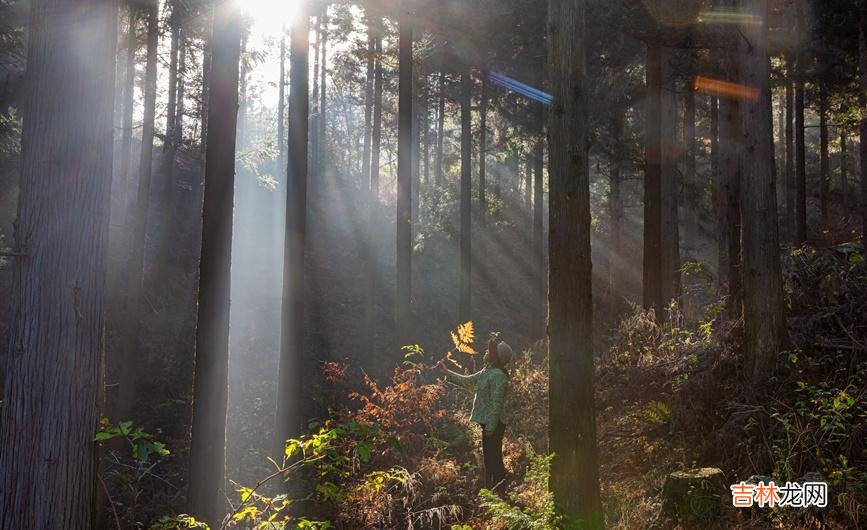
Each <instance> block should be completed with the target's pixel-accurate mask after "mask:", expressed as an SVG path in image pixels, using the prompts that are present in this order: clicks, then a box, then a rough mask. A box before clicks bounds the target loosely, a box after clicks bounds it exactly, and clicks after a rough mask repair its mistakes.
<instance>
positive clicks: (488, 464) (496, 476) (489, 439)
mask: <svg viewBox="0 0 867 530" xmlns="http://www.w3.org/2000/svg"><path fill="white" fill-rule="evenodd" d="M505 432H506V426H505V425H503V423H502V422H500V423H498V424H497V428H496V429H494V432H492V433H490V434H488V433H487V432H486V431H485V426H484V425H482V456H483V458H484V462H485V471H484V473H485V474H484V477H483V478H484V483H485V487H486V488H488V489H491V490H500V489H502V486H503V484H500V483H501V482H502V481H503V480H504V479H505V478H506V466H505V465H504V464H503V433H505Z"/></svg>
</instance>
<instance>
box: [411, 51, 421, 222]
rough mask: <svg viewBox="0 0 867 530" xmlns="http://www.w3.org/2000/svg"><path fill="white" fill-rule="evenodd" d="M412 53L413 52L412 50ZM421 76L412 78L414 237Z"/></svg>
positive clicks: (419, 135)
mask: <svg viewBox="0 0 867 530" xmlns="http://www.w3.org/2000/svg"><path fill="white" fill-rule="evenodd" d="M410 51H411V50H410ZM420 78H421V76H420V75H419V74H418V72H415V73H413V76H412V166H411V167H412V187H411V188H412V190H411V191H412V205H411V206H412V226H413V235H414V234H415V229H416V228H417V227H418V214H419V198H420V196H421V186H420V184H421V125H422V123H421V116H422V115H421V98H420V97H419V95H420V94H421V90H420V87H419V84H420V83H421V79H420Z"/></svg>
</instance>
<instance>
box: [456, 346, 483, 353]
mask: <svg viewBox="0 0 867 530" xmlns="http://www.w3.org/2000/svg"><path fill="white" fill-rule="evenodd" d="M458 351H459V352H461V353H466V354H467V355H476V354H478V353H479V352H477V351H476V350H474V349H473V347H472V346H470V345H469V344H460V345H458Z"/></svg>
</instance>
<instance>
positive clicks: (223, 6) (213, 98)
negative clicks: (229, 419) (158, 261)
mask: <svg viewBox="0 0 867 530" xmlns="http://www.w3.org/2000/svg"><path fill="white" fill-rule="evenodd" d="M240 25H241V17H240V8H239V4H237V3H235V2H222V3H219V4H217V5H216V6H215V7H214V29H213V34H212V36H211V45H210V46H211V53H212V58H211V76H210V81H211V87H210V94H209V102H208V138H207V148H206V152H205V182H204V202H203V206H202V253H201V259H200V261H199V297H198V298H199V304H198V319H197V322H198V326H197V327H196V364H195V366H196V368H195V375H194V383H193V388H194V395H193V421H192V431H191V432H192V437H191V442H190V489H189V494H188V498H187V504H188V507H187V509H188V512H189V513H190V514H193V515H194V516H195V517H196V518H199V519H202V520H204V521H205V522H207V523H208V524H209V525H211V526H216V525H217V524H219V521H220V520H221V519H222V517H223V513H224V511H225V510H224V506H225V504H224V500H223V499H224V498H225V497H224V496H225V495H226V494H227V493H228V492H227V491H226V483H225V474H226V473H225V472H226V462H225V445H226V443H225V442H226V404H227V401H228V385H229V298H230V292H231V274H230V268H231V262H232V210H233V200H234V185H235V140H236V138H235V134H236V131H237V125H238V77H239V75H238V67H239V63H240V58H241V26H240ZM305 93H306V92H305Z"/></svg>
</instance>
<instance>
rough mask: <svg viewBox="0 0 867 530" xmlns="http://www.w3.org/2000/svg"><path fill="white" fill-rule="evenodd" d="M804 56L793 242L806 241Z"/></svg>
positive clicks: (799, 71) (799, 77) (800, 60)
mask: <svg viewBox="0 0 867 530" xmlns="http://www.w3.org/2000/svg"><path fill="white" fill-rule="evenodd" d="M795 6H796V8H797V12H798V27H799V28H802V27H803V20H802V18H803V15H802V13H801V2H796V3H795ZM805 63H806V58H805V57H804V52H803V50H801V49H799V50H798V57H797V66H796V69H795V181H796V182H795V186H796V193H795V244H796V245H801V244H803V243H806V242H807V157H806V149H805V146H804V69H805V68H806V64H805Z"/></svg>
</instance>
